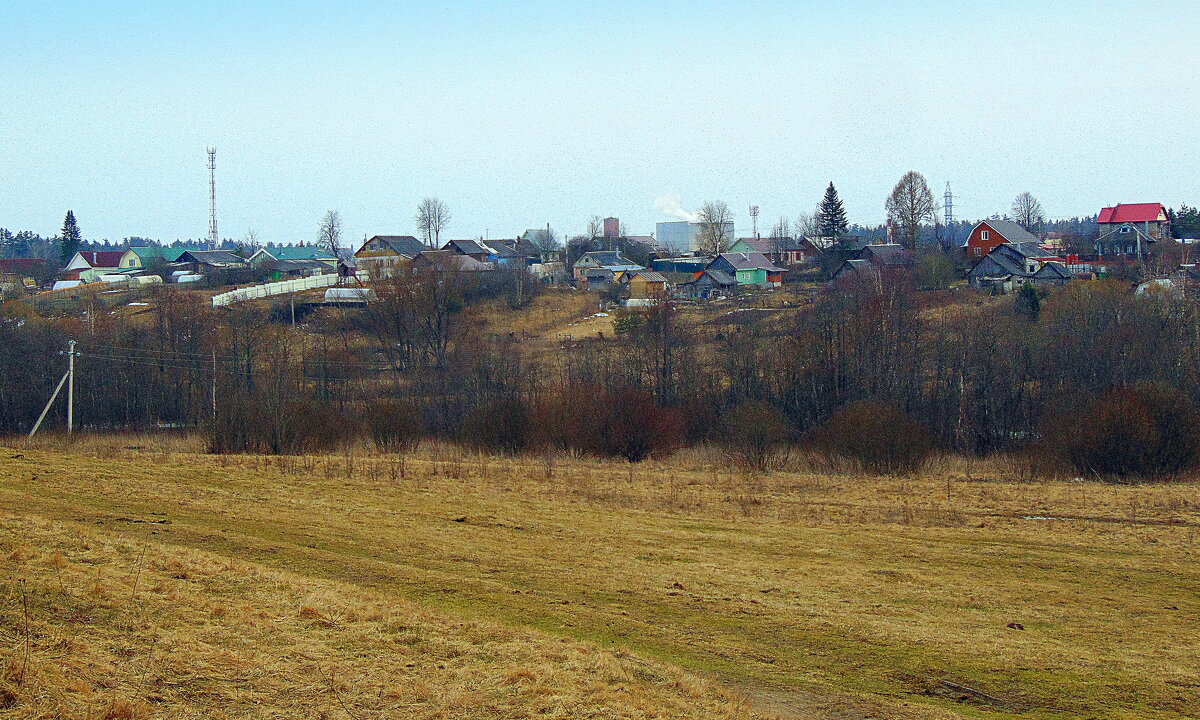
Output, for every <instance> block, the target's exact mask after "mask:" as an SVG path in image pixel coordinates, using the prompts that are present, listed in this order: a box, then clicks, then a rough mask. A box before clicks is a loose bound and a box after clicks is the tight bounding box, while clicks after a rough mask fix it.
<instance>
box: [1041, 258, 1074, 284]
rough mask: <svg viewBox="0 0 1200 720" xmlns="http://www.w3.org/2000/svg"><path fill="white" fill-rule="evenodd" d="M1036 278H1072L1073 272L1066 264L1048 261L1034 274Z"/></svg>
mask: <svg viewBox="0 0 1200 720" xmlns="http://www.w3.org/2000/svg"><path fill="white" fill-rule="evenodd" d="M1033 276H1034V277H1035V278H1042V279H1045V280H1070V279H1071V273H1070V271H1068V270H1067V268H1066V266H1065V265H1063V264H1062V263H1058V262H1048V263H1046V264H1045V265H1043V266H1041V267H1040V268H1038V271H1037V272H1035V273H1034V274H1033Z"/></svg>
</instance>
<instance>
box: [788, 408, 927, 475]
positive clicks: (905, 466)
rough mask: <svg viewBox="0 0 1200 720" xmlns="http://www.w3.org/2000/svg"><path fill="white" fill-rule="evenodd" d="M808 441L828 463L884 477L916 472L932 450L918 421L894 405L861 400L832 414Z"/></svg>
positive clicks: (922, 465)
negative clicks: (849, 465)
mask: <svg viewBox="0 0 1200 720" xmlns="http://www.w3.org/2000/svg"><path fill="white" fill-rule="evenodd" d="M812 441H813V445H814V447H815V449H816V450H817V451H818V452H819V453H821V454H823V455H825V456H826V458H828V459H836V458H844V459H847V460H850V461H852V462H854V463H856V464H857V465H858V466H859V467H861V468H862V469H863V470H868V471H871V472H877V473H884V474H888V475H904V474H908V473H913V472H916V471H918V470H920V469H921V468H923V467H925V464H926V463H927V462H928V461H929V458H930V456H931V455H932V454H933V450H934V445H933V436H932V435H931V434H930V433H929V430H928V429H927V428H926V427H925V426H924V425H923V424H921V422H920V421H918V420H916V419H915V418H913V417H912V416H911V415H908V414H907V413H905V412H904V411H902V410H900V409H899V408H897V407H896V406H894V405H890V404H887V403H879V402H873V401H865V400H864V401H858V402H853V403H850V404H848V405H845V406H843V407H842V408H841V409H840V410H838V411H837V412H835V413H834V414H833V417H831V418H830V419H829V422H827V423H825V425H823V426H822V427H820V428H817V430H816V431H815V432H814V433H813V436H812Z"/></svg>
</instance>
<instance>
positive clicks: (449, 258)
mask: <svg viewBox="0 0 1200 720" xmlns="http://www.w3.org/2000/svg"><path fill="white" fill-rule="evenodd" d="M412 269H413V272H490V271H492V270H495V269H496V266H495V265H493V264H491V263H486V262H481V261H479V260H476V259H475V258H473V257H471V256H470V255H461V254H459V253H456V252H454V251H453V250H425V251H424V252H421V253H419V254H418V255H417V256H416V257H415V258H413V260H412Z"/></svg>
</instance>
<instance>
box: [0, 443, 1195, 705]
mask: <svg viewBox="0 0 1200 720" xmlns="http://www.w3.org/2000/svg"><path fill="white" fill-rule="evenodd" d="M1006 467H1007V466H1006V465H1005V464H1004V463H1002V462H999V461H995V462H987V463H982V462H976V463H971V464H968V463H965V462H963V461H946V462H943V463H942V464H941V466H940V467H938V468H937V469H936V470H935V471H932V472H930V473H929V474H928V475H927V476H924V477H919V478H908V479H896V478H872V477H861V476H851V475H823V474H819V473H815V472H812V471H811V469H808V468H805V467H804V466H803V464H802V463H799V462H795V463H793V467H791V468H790V469H789V471H788V472H780V473H775V474H772V475H768V476H761V477H759V476H745V475H742V474H740V473H737V472H735V471H733V470H730V469H728V468H727V466H726V464H725V463H723V462H722V461H721V458H720V457H719V456H717V455H714V454H706V453H705V452H701V451H696V452H690V453H686V454H683V455H679V456H676V457H675V458H672V459H670V460H668V461H665V462H661V463H659V462H652V463H645V464H642V465H637V466H630V465H624V464H619V463H609V462H597V461H590V460H579V459H566V458H554V459H549V458H548V459H545V460H543V459H530V458H522V459H508V458H498V457H488V456H476V455H467V454H464V453H462V452H461V451H458V450H456V449H453V448H446V447H437V446H434V447H430V448H427V449H423V450H421V451H420V452H419V453H417V454H416V455H414V456H412V457H408V458H403V459H402V458H398V457H394V456H376V455H369V454H366V453H362V452H358V453H354V454H351V453H347V454H343V455H334V456H322V457H298V458H288V457H284V458H272V457H253V456H247V457H213V456H207V455H203V454H200V453H199V452H197V451H196V448H195V447H194V444H193V443H191V442H189V441H187V440H180V441H175V442H168V443H162V442H159V441H157V440H150V441H147V440H145V439H143V438H138V437H98V438H85V439H82V440H80V441H78V442H76V443H75V444H73V445H70V446H68V445H66V444H63V443H57V442H55V441H53V440H50V441H47V442H44V443H43V444H40V445H37V446H23V445H21V444H19V443H12V444H10V445H9V446H7V447H4V448H0V517H2V518H3V522H2V523H0V565H2V566H3V572H2V574H0V582H2V584H3V588H2V596H0V636H2V637H0V643H2V644H0V673H2V676H0V715H2V716H11V717H22V718H26V717H27V718H34V717H78V718H141V717H163V718H166V717H171V718H175V717H253V718H283V717H287V718H296V717H302V718H323V717H327V718H354V719H358V718H385V717H416V718H510V717H559V718H586V717H594V718H641V717H645V718H651V717H680V718H683V717H689V718H691V717H699V718H707V717H712V718H751V717H754V718H772V717H782V718H835V719H837V720H850V719H865V718H892V719H900V718H905V719H907V718H1030V719H1035V718H1104V719H1110V718H1111V719H1117V718H1122V719H1131V718H1185V717H1196V716H1197V715H1198V714H1200V711H1198V710H1197V708H1200V662H1197V660H1196V652H1195V648H1196V646H1197V643H1198V641H1200V567H1198V565H1197V562H1196V560H1197V550H1198V549H1200V493H1197V485H1195V484H1192V483H1182V484H1174V485H1149V486H1135V487H1129V486H1105V485H1098V484H1093V483H1086V482H1075V481H1072V480H1070V479H1065V480H1050V479H1041V478H1032V479H1031V478H1028V477H1018V476H1015V475H1012V474H1010V473H1008V472H1007V471H1006V470H1005V468H1006Z"/></svg>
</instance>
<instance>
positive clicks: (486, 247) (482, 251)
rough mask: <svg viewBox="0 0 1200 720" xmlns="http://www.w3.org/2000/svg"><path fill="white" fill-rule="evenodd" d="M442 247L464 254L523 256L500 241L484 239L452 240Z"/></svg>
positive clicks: (504, 256)
mask: <svg viewBox="0 0 1200 720" xmlns="http://www.w3.org/2000/svg"><path fill="white" fill-rule="evenodd" d="M515 244H516V243H514V245H515ZM442 249H443V250H456V251H458V252H460V253H462V254H463V255H493V256H495V257H498V258H510V257H520V256H521V254H520V253H518V252H517V251H516V250H514V249H513V248H510V247H508V246H507V245H504V244H502V243H500V242H495V243H492V242H484V241H483V240H450V241H448V242H447V243H446V244H445V245H443V246H442Z"/></svg>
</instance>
